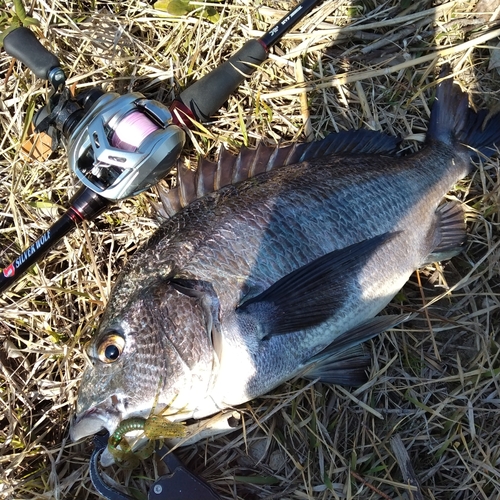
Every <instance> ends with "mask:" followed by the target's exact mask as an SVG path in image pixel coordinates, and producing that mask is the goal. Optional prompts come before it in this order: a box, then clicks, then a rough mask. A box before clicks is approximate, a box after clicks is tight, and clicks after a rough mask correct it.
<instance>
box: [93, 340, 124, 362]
mask: <svg viewBox="0 0 500 500" xmlns="http://www.w3.org/2000/svg"><path fill="white" fill-rule="evenodd" d="M124 347H125V339H124V338H123V337H122V336H121V335H118V334H116V333H110V334H109V335H107V336H106V337H105V338H104V339H103V340H102V341H101V343H100V344H99V346H98V347H97V355H98V356H99V359H100V360H101V361H102V362H103V363H114V362H115V361H116V360H117V359H118V358H119V357H120V355H121V353H122V351H123V348H124Z"/></svg>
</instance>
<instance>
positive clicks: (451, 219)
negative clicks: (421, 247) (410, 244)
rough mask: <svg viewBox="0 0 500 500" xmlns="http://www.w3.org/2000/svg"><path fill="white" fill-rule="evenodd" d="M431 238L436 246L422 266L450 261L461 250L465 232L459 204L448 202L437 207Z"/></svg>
mask: <svg viewBox="0 0 500 500" xmlns="http://www.w3.org/2000/svg"><path fill="white" fill-rule="evenodd" d="M433 236H434V239H435V241H436V242H437V244H436V246H435V248H434V250H433V251H432V252H431V253H430V254H429V255H428V256H427V258H426V259H425V261H424V262H423V264H430V263H432V262H438V261H441V260H447V259H451V258H452V257H454V256H455V255H458V254H459V253H460V252H461V251H462V250H463V246H464V243H465V241H466V238H467V231H466V226H465V214H464V210H463V208H462V206H461V205H460V203H458V202H455V201H450V202H447V203H444V204H443V205H441V206H440V207H438V209H437V210H436V225H435V228H434V235H433Z"/></svg>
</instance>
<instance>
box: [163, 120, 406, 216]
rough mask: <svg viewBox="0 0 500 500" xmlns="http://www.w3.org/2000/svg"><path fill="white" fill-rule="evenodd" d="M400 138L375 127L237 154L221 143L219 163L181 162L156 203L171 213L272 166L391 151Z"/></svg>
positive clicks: (265, 170)
mask: <svg viewBox="0 0 500 500" xmlns="http://www.w3.org/2000/svg"><path fill="white" fill-rule="evenodd" d="M398 144H399V139H398V138H396V137H392V136H389V135H385V134H382V133H381V132H375V131H372V130H362V129H360V130H349V131H347V132H339V133H337V134H330V135H328V136H327V137H325V138H324V139H321V140H319V141H313V142H297V143H295V144H292V145H290V146H284V147H280V146H266V145H265V144H264V143H262V142H260V143H259V144H258V146H257V147H256V148H255V149H250V148H246V147H244V148H242V149H241V150H240V152H239V154H238V155H236V156H235V155H233V154H231V153H230V152H229V151H228V150H227V149H225V148H224V147H222V149H221V152H220V154H219V158H218V160H217V162H216V163H214V162H212V161H209V160H207V159H203V158H202V159H200V161H199V162H198V168H197V169H196V171H193V170H191V169H190V168H188V167H186V166H185V165H183V164H182V163H181V162H178V166H177V185H176V187H175V188H172V189H170V190H167V189H166V188H164V187H163V186H161V185H159V186H158V191H159V193H160V199H161V202H162V205H163V207H159V206H158V205H155V208H156V209H157V210H158V212H159V213H160V215H162V216H164V217H167V218H168V217H171V216H172V215H174V214H175V213H177V212H178V211H179V210H180V209H181V208H183V207H185V206H187V205H189V203H191V202H193V201H194V200H196V199H198V198H201V197H202V196H205V195H206V194H209V193H213V192H214V191H217V190H219V189H220V188H222V187H224V186H228V185H230V184H236V183H237V182H241V181H244V180H246V179H250V178H252V177H255V176H256V175H259V174H261V173H264V172H269V171H270V170H272V169H273V168H276V167H282V166H286V165H292V164H294V163H300V162H303V161H308V160H313V159H315V158H321V157H324V156H328V155H355V154H372V155H380V154H390V155H394V154H395V153H396V152H397V147H398Z"/></svg>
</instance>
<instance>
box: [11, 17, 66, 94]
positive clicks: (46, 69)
mask: <svg viewBox="0 0 500 500" xmlns="http://www.w3.org/2000/svg"><path fill="white" fill-rule="evenodd" d="M3 46H4V47H5V52H7V54H9V55H10V56H12V57H14V58H16V59H17V60H19V61H21V62H22V63H23V64H25V65H26V66H27V67H28V68H29V69H30V70H31V71H33V73H34V74H35V75H36V76H37V77H38V78H42V79H43V80H49V81H50V83H51V84H52V85H53V86H54V87H56V88H58V87H59V86H60V85H62V84H64V81H65V79H66V78H65V75H64V72H63V71H62V69H61V68H60V66H61V63H60V62H59V59H58V58H57V56H55V55H54V54H53V53H52V52H50V51H49V50H47V49H46V48H45V47H44V46H43V45H42V44H41V43H40V42H39V40H38V38H37V37H36V36H35V34H34V33H33V32H32V31H31V30H30V29H28V28H25V27H23V26H21V27H20V28H17V29H15V30H14V31H11V32H10V33H9V34H8V35H7V36H6V37H5V38H4V40H3Z"/></svg>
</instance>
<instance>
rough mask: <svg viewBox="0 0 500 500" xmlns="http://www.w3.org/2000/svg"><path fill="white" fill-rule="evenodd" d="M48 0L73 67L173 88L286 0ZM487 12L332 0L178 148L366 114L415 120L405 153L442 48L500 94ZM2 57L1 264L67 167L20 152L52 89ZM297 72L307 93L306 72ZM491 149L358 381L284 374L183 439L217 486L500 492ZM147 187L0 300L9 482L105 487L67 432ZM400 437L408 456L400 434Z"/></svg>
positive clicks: (470, 494) (133, 481)
mask: <svg viewBox="0 0 500 500" xmlns="http://www.w3.org/2000/svg"><path fill="white" fill-rule="evenodd" d="M55 7H57V11H58V17H57V19H56V20H54V18H52V17H50V16H51V11H50V10H49V9H47V8H46V6H45V4H43V3H42V2H40V1H38V0H36V1H34V2H32V9H33V15H34V17H35V18H39V19H40V20H41V25H42V26H44V27H45V26H50V29H47V30H46V31H44V33H46V34H47V37H48V40H47V43H49V44H50V47H51V48H52V49H53V50H54V51H55V52H56V53H57V55H58V56H59V57H60V59H61V60H62V61H63V64H64V65H65V66H66V67H67V68H69V71H68V73H71V74H74V75H90V74H92V75H93V76H92V77H91V79H92V82H93V83H94V84H98V83H103V82H105V83H106V85H108V90H113V89H116V90H118V91H120V92H126V91H128V90H131V89H133V90H137V91H142V92H145V93H147V94H148V95H149V96H152V97H154V98H157V99H160V100H163V101H164V102H169V101H170V99H171V98H172V96H173V95H175V94H176V93H177V91H178V90H179V88H184V87H185V86H186V85H188V84H189V82H190V81H192V80H193V79H194V78H197V77H198V76H201V75H202V74H205V73H206V72H207V71H209V70H210V69H212V68H213V67H215V66H216V65H217V64H218V63H219V62H220V61H221V60H222V59H224V58H225V57H227V55H228V54H229V53H230V52H232V51H233V50H235V49H236V48H237V47H240V46H241V45H242V44H243V41H244V40H245V39H246V38H247V37H248V36H249V34H252V35H253V33H254V32H253V31H250V33H249V32H248V31H247V30H246V29H242V27H247V26H248V27H250V29H251V30H264V29H265V28H266V27H268V26H269V25H270V24H271V23H272V22H275V21H276V20H277V19H278V18H279V16H280V14H281V12H279V13H277V12H276V10H277V9H279V8H280V7H282V6H281V5H278V4H277V3H275V2H266V5H265V6H262V7H260V9H259V14H258V15H257V14H256V11H255V6H254V4H253V2H252V3H251V4H250V3H248V2H243V1H241V2H232V3H229V4H228V5H221V7H220V14H221V15H220V19H219V21H218V23H217V24H212V23H210V21H209V20H207V19H204V18H201V19H200V18H199V17H197V16H196V13H191V14H190V17H186V18H170V17H167V18H164V17H161V18H160V15H161V14H160V13H158V12H153V11H151V10H150V9H148V8H147V7H146V5H145V4H140V3H137V2H121V3H120V4H114V5H113V7H112V8H110V7H109V3H100V2H97V3H96V4H95V5H90V3H80V4H78V6H77V5H76V4H72V3H71V2H69V3H68V2H59V1H57V2H56V3H55ZM417 7H418V8H417ZM493 11H494V9H493V8H492V7H491V5H489V3H488V2H478V3H477V4H473V3H471V2H443V3H441V4H439V5H434V4H432V3H431V2H424V3H423V4H418V5H417V4H415V5H413V4H405V3H404V2H388V3H386V4H383V5H379V4H378V3H377V2H363V3H358V4H352V3H350V2H349V3H348V2H325V3H324V4H323V5H321V6H320V8H319V9H318V10H317V12H316V14H314V16H313V17H312V18H311V19H308V20H307V22H305V23H303V24H302V25H300V26H299V27H298V28H297V29H296V30H294V33H295V34H294V35H290V36H289V37H287V38H286V39H285V40H284V41H283V42H282V43H281V44H280V48H281V49H282V50H283V52H284V53H285V54H291V55H290V56H289V57H288V58H284V57H283V56H281V55H280V53H278V55H277V57H275V58H273V59H272V60H271V61H270V62H268V63H267V64H266V65H265V66H264V67H263V68H262V70H259V71H257V72H256V74H255V75H254V77H253V78H251V79H249V80H248V81H247V82H245V84H244V85H243V86H242V87H241V88H240V89H239V90H238V92H237V93H236V94H235V96H234V97H232V98H231V99H230V100H229V102H228V104H227V106H226V107H225V108H224V109H223V110H221V113H220V116H219V118H218V119H217V120H216V121H215V123H214V124H212V125H211V126H210V127H209V128H207V129H206V131H200V132H195V133H194V134H193V143H194V146H193V147H192V148H191V149H190V150H188V151H186V154H187V155H188V157H189V158H190V160H191V164H192V165H194V164H195V163H196V157H197V156H198V154H201V155H202V156H208V157H210V158H212V159H215V158H216V156H217V154H216V153H217V151H218V148H219V145H220V144H224V145H225V146H226V147H227V148H228V149H230V151H232V152H237V151H238V150H239V149H240V147H241V146H243V145H248V146H252V147H254V146H255V145H256V144H257V143H258V142H259V141H264V142H265V143H266V144H267V145H270V146H272V145H275V144H278V143H291V142H297V141H300V140H304V138H309V139H313V138H314V139H319V138H321V137H324V136H326V135H327V134H328V133H329V132H332V131H337V130H350V129H357V128H360V127H364V128H368V129H372V130H380V131H383V132H385V133H386V134H389V135H392V136H399V137H401V138H403V139H405V140H404V141H403V142H402V148H403V149H404V150H405V151H404V152H409V151H411V150H413V149H418V148H420V147H421V146H422V141H423V138H424V134H425V131H426V130H427V127H428V123H429V109H430V108H431V106H432V104H433V100H434V93H435V81H436V76H437V74H438V68H437V66H436V64H437V63H438V62H439V61H448V62H450V64H451V67H452V68H453V69H454V71H455V73H456V76H455V78H456V79H457V80H459V82H460V84H461V85H462V86H463V87H464V89H465V90H466V91H467V92H468V94H469V95H470V98H471V100H472V102H473V103H474V104H475V105H477V106H478V107H487V108H494V107H495V105H496V102H497V101H496V99H497V92H498V88H499V75H498V73H497V70H496V67H495V60H496V59H495V54H496V51H497V50H498V49H496V48H495V43H496V42H495V40H496V38H495V37H497V36H498V35H497V34H496V35H495V33H494V30H495V27H494V26H492V25H490V24H488V21H489V20H490V18H491V16H492V13H493ZM2 12H3V11H2ZM249 23H252V24H249ZM339 28H343V29H339ZM320 30H322V31H320ZM323 30H324V31H323ZM297 33H300V34H299V36H297V35H296V34H297ZM488 46H491V50H490V48H488ZM439 55H441V56H442V59H441V60H438V59H437V58H438V56H439ZM0 58H1V59H0V63H1V67H2V70H4V72H5V74H6V76H8V78H7V79H6V80H5V81H4V84H3V85H4V88H3V89H2V113H0V121H1V123H2V130H3V131H4V134H3V135H2V137H1V138H0V144H1V146H0V151H1V158H0V162H1V163H0V176H1V180H2V182H1V183H0V190H1V198H2V199H3V200H4V205H3V206H2V210H1V218H0V228H1V231H0V238H1V239H2V241H1V248H2V250H3V252H4V253H3V261H4V262H9V261H10V260H11V257H13V256H15V255H17V254H18V253H19V250H21V249H22V248H27V247H28V246H29V244H30V243H31V242H34V241H36V240H37V238H38V236H39V235H40V234H41V232H42V231H43V230H45V229H47V228H48V227H49V226H50V224H51V222H52V221H53V218H54V213H57V212H58V211H59V210H60V207H61V206H63V205H64V204H65V203H66V200H67V197H68V193H70V192H72V190H73V189H74V186H73V185H72V181H71V179H70V178H69V176H68V174H67V170H66V165H65V162H64V158H63V157H59V158H56V159H53V160H50V161H46V162H38V161H34V160H32V159H27V158H26V157H25V156H23V155H22V154H21V152H19V150H18V148H17V144H18V143H19V139H20V137H21V136H22V132H23V130H24V124H25V122H24V121H23V120H24V117H25V116H26V115H27V114H28V115H29V113H28V111H29V109H30V108H29V102H28V101H27V100H26V89H29V91H30V97H33V98H35V97H37V96H40V95H41V94H42V93H43V92H45V89H44V85H43V83H42V82H40V81H34V80H33V79H32V76H31V74H30V73H29V72H28V71H27V70H25V69H24V68H22V67H21V66H18V65H17V64H16V65H14V66H13V67H12V68H11V67H10V63H11V61H10V59H9V58H7V56H6V55H5V53H2V54H1V55H0ZM301 74H303V77H301ZM301 79H303V80H304V82H305V84H304V85H303V87H306V88H307V91H306V92H304V93H302V92H301V88H297V87H296V86H295V84H296V82H297V81H299V82H300V81H301ZM89 81H90V79H89V80H84V81H82V83H81V85H84V84H85V83H86V82H87V83H88V82H89ZM21 83H22V85H21ZM78 85H80V82H78ZM26 120H28V119H27V118H26ZM498 168H499V167H498V161H497V160H496V159H493V160H485V159H482V160H481V162H480V164H479V166H478V168H477V170H476V171H475V172H474V173H473V175H472V176H471V177H468V178H467V179H465V180H463V181H460V182H458V183H457V184H456V185H455V186H454V189H453V190H452V192H451V193H450V195H449V199H450V200H453V199H458V200H459V201H460V202H461V203H463V205H464V207H465V208H466V210H467V213H468V219H469V221H468V225H467V229H468V232H469V239H468V243H467V244H466V245H465V251H464V253H463V254H462V255H460V256H458V257H455V258H454V259H453V260H451V261H450V262H443V264H436V263H433V264H430V265H427V266H426V267H424V268H422V269H421V270H420V271H418V272H417V273H415V274H413V275H412V277H411V278H410V280H409V282H408V283H407V284H406V285H405V287H404V288H403V289H402V291H401V292H400V293H399V294H398V295H396V297H395V298H394V299H393V300H392V301H391V303H390V304H389V306H388V308H387V310H386V311H387V313H389V314H402V313H408V312H414V311H418V310H420V309H421V308H422V307H423V306H427V307H426V308H425V309H424V311H423V312H422V313H420V314H419V315H418V316H417V317H415V318H414V319H412V320H411V321H410V322H408V323H406V324H403V325H401V326H399V327H397V329H396V330H394V331H391V332H389V333H386V334H384V335H382V336H381V337H379V338H377V339H375V340H374V341H373V342H372V343H371V344H369V346H368V348H369V349H370V350H371V357H372V366H371V368H370V373H369V382H368V383H367V384H365V385H364V386H363V387H362V388H361V389H358V390H346V389H343V388H341V387H339V386H332V385H326V384H313V383H312V382H307V381H303V380H293V381H291V382H288V383H286V384H284V385H282V386H280V387H278V388H277V389H275V390H274V391H273V392H272V393H271V394H270V395H268V396H265V397H262V398H259V399H257V400H255V401H253V402H251V403H249V404H247V405H243V407H242V415H243V417H242V418H243V419H244V420H245V431H244V432H242V431H239V432H237V433H235V434H231V435H229V436H226V437H220V438H218V439H216V440H214V441H209V442H202V443H199V444H196V445H193V446H191V447H187V448H185V449H183V450H182V451H181V452H180V456H181V458H183V459H184V460H185V462H186V463H187V465H188V466H189V467H190V468H191V469H192V470H194V471H197V472H198V473H200V474H201V475H203V477H204V478H206V479H208V480H209V481H214V484H215V487H216V488H217V490H218V492H219V493H220V494H221V496H222V497H223V498H266V497H269V496H273V495H274V496H278V497H281V498H307V497H309V498H345V497H347V498H355V497H356V496H357V497H358V498H380V497H382V498H394V497H401V496H404V495H405V494H406V493H405V492H407V491H408V488H409V486H408V481H409V480H412V478H416V481H414V482H413V483H412V484H414V486H412V489H413V491H412V493H411V494H413V496H414V497H416V498H418V496H417V495H418V494H420V495H421V496H423V497H432V496H434V497H442V498H474V497H475V495H477V494H480V495H482V496H483V497H484V498H494V497H496V496H498V494H499V487H498V473H497V469H496V466H497V460H498V456H499V448H498V447H499V445H498V443H499V442H500V440H499V439H498V438H499V435H498V433H499V429H500V425H499V422H498V400H499V397H498V389H497V387H496V385H495V376H496V374H497V371H498V359H497V357H498V352H499V350H498V338H497V335H498V329H499V323H500V319H499V314H498V307H499V304H500V301H499V291H498V281H499V280H498V273H499V267H498V266H499V264H498V257H499V250H498V240H497V239H496V232H497V231H498V224H499V219H498V217H499V209H498V206H499V202H500V200H499V196H498V192H499V191H498ZM171 181H172V180H171V179H167V182H171ZM151 201H155V202H158V199H157V197H156V195H155V194H154V193H151V194H148V195H143V196H141V197H139V198H136V199H134V200H130V201H127V202H123V203H122V204H120V205H119V206H116V207H113V209H111V210H110V211H109V212H107V213H106V215H104V216H102V217H101V218H100V219H99V220H98V221H96V222H95V223H93V224H90V225H88V226H84V227H83V228H82V229H81V230H80V231H78V232H76V233H75V235H73V236H71V237H69V238H67V239H66V241H65V243H64V244H63V245H61V246H60V247H59V248H57V249H54V251H53V252H51V253H50V255H49V256H48V257H47V258H46V259H45V260H44V261H43V262H41V263H40V264H39V265H38V266H37V267H36V268H35V269H34V270H33V271H32V272H31V273H30V274H29V275H27V276H26V277H25V278H24V279H23V280H21V281H19V282H18V283H17V284H16V286H15V287H14V288H13V289H12V291H11V292H10V293H9V294H7V295H4V296H3V297H2V298H0V313H1V314H0V318H1V331H0V335H1V345H0V364H1V367H2V371H1V375H0V377H1V378H2V383H1V389H0V396H1V401H2V405H3V411H2V418H1V421H2V425H1V426H0V456H1V457H2V458H1V461H2V462H1V469H0V475H1V477H0V495H3V496H5V497H6V498H19V499H21V498H22V499H24V498H29V499H31V498H33V499H34V498H44V497H47V498H89V499H91V498H97V496H96V495H95V494H93V493H92V488H91V486H90V483H89V478H88V474H87V471H88V456H89V446H88V444H86V443H85V442H83V443H79V444H77V445H74V444H72V443H70V441H69V439H68V430H69V422H70V419H71V417H72V416H73V411H74V404H75V401H76V394H77V388H78V386H79V382H80V378H81V376H82V373H83V370H84V368H85V366H86V359H85V346H86V344H87V343H88V342H89V340H90V339H91V338H92V336H93V333H94V328H95V326H96V324H97V322H98V320H99V318H100V316H101V314H102V312H103V309H104V306H105V304H106V302H107V300H108V298H109V294H110V290H111V286H112V284H113V283H114V282H115V281H116V278H117V276H118V274H119V272H120V271H121V270H122V268H123V265H124V262H125V261H127V260H128V259H129V257H130V255H132V254H133V253H134V252H135V251H136V249H137V248H138V247H139V246H140V245H141V244H142V243H143V242H145V241H146V240H147V239H148V238H149V236H150V235H151V234H152V233H153V231H154V230H155V228H156V227H157V225H158V221H157V218H156V213H155V212H154V210H153V209H152V204H151ZM401 441H402V443H403V446H404V447H405V448H406V450H407V453H408V455H409V464H410V466H408V463H407V462H405V461H404V460H402V459H401V453H400V452H398V453H396V452H395V451H394V449H396V446H397V443H400V442H401ZM107 472H109V473H110V474H112V475H114V477H115V478H116V479H117V480H118V481H119V482H120V483H122V484H123V483H126V484H127V486H128V487H130V488H136V489H138V490H140V491H142V492H145V491H147V488H148V485H149V484H151V482H152V480H154V474H155V471H154V468H153V466H152V464H151V462H146V463H145V464H144V470H143V471H142V472H139V471H138V472H137V474H132V475H128V474H126V473H123V472H122V471H120V470H119V469H113V468H112V469H108V471H107ZM146 477H149V478H151V479H150V480H149V481H148V480H147V479H144V478H146ZM283 478H286V480H283ZM408 494H410V493H408Z"/></svg>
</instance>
